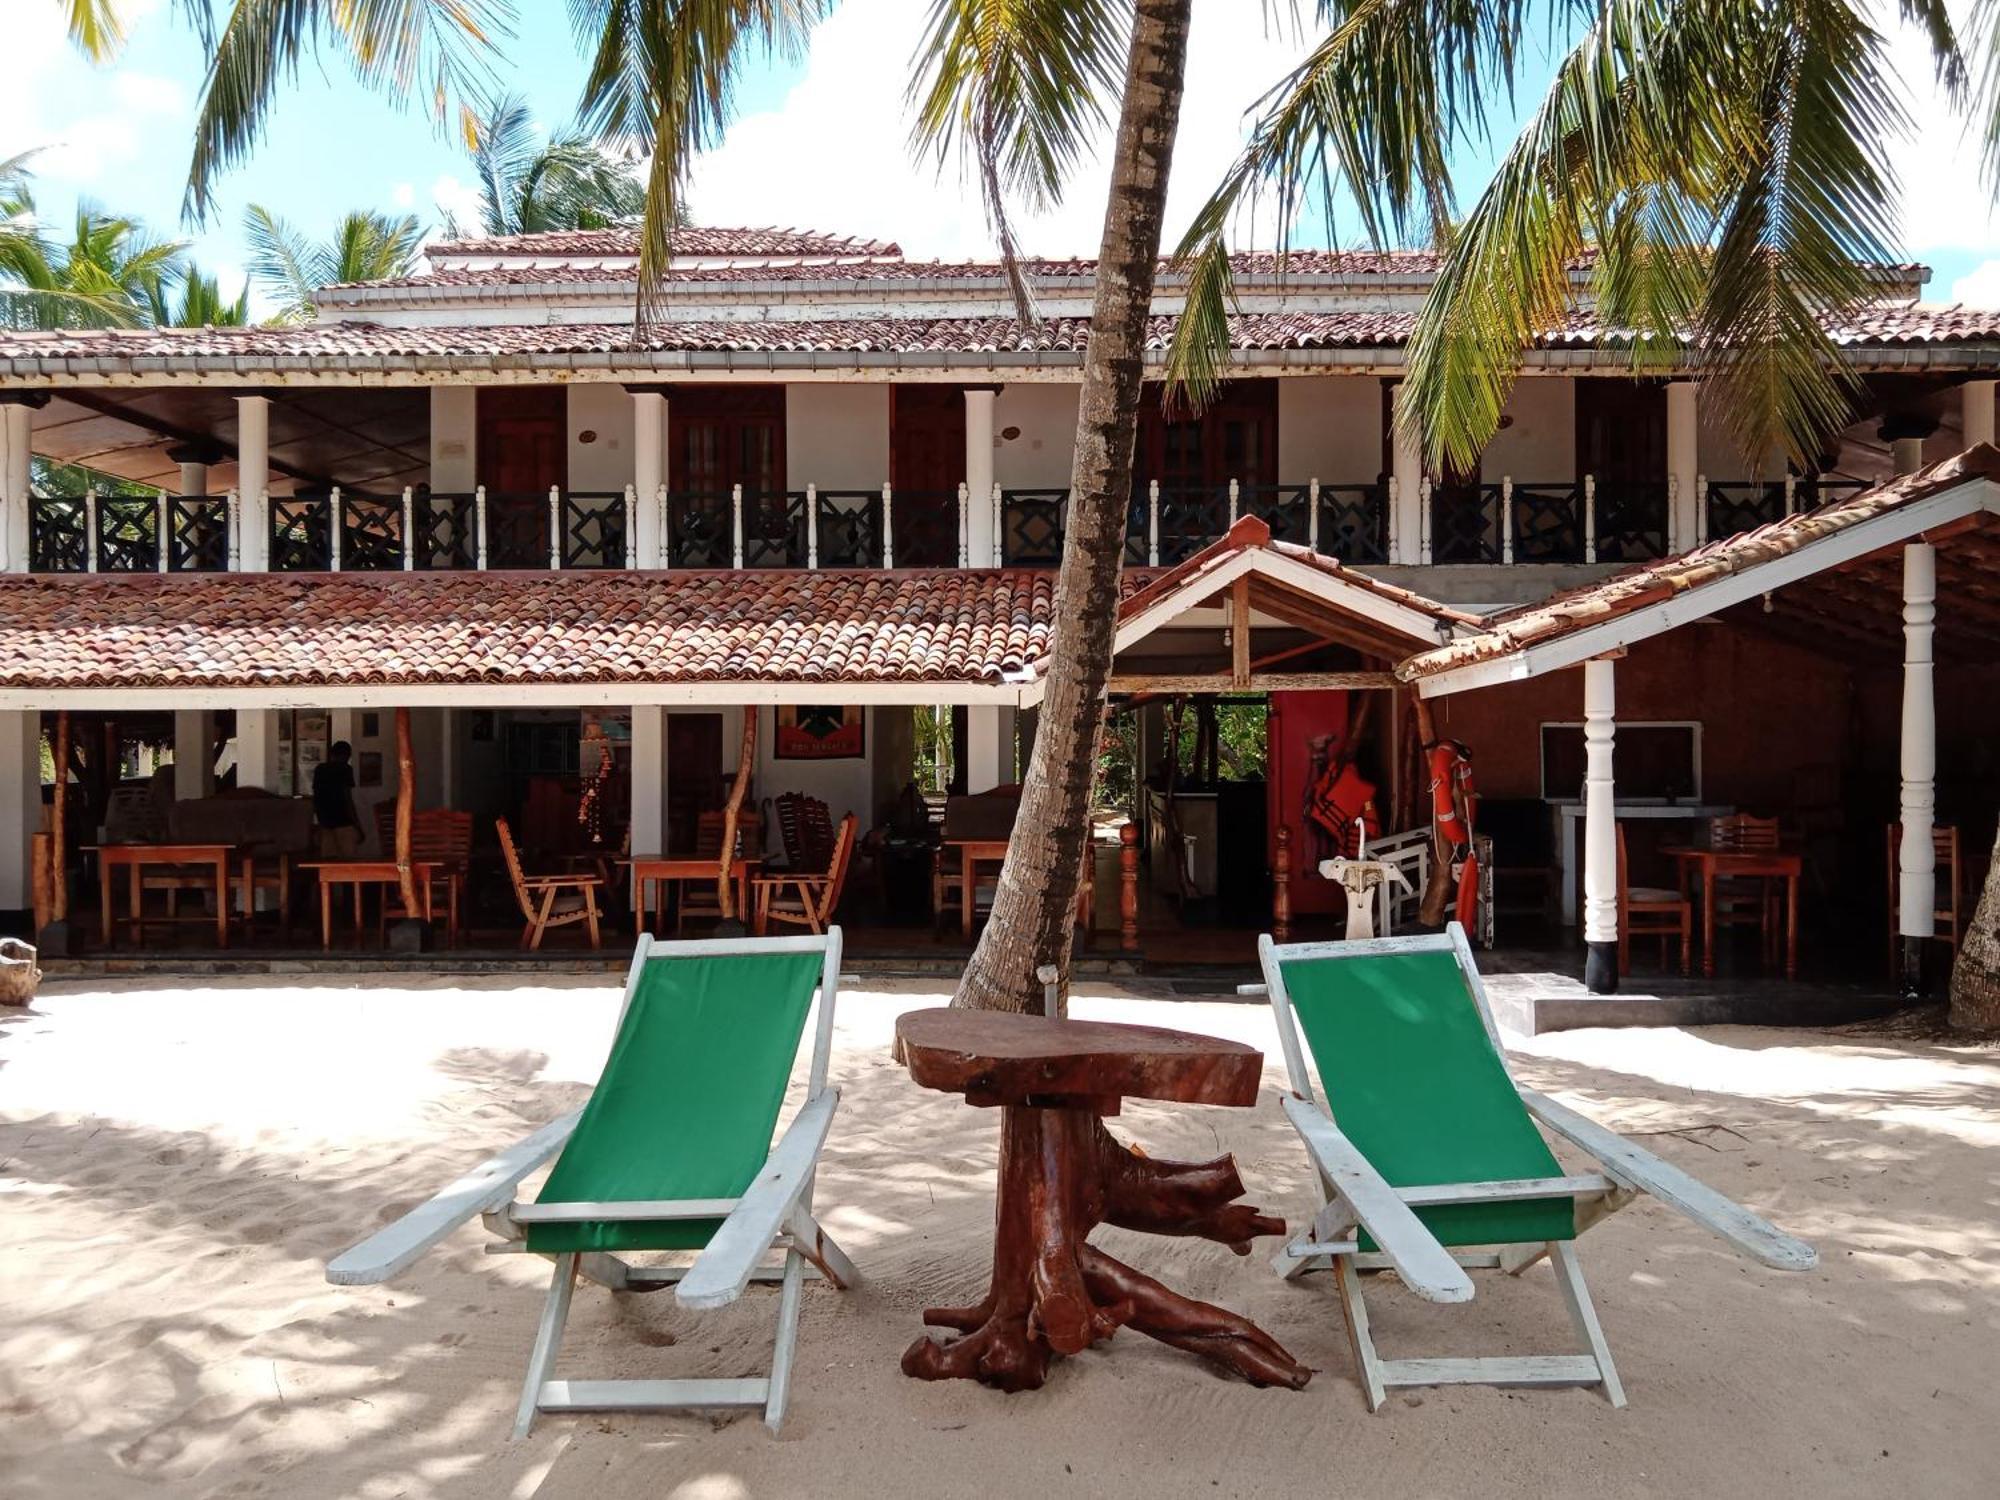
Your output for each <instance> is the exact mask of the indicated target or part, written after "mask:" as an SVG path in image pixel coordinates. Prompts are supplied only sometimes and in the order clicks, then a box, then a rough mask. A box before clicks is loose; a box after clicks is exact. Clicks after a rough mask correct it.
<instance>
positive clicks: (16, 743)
mask: <svg viewBox="0 0 2000 1500" xmlns="http://www.w3.org/2000/svg"><path fill="white" fill-rule="evenodd" d="M41 827H42V716H41V715H40V714H39V713H37V712H35V711H34V710H32V709H25V708H15V709H8V710H6V711H4V712H0V911H25V910H27V908H29V907H30V906H32V905H33V904H34V892H33V891H32V890H31V889H30V886H29V857H28V842H29V838H30V836H31V835H33V834H35V833H38V832H40V831H41Z"/></svg>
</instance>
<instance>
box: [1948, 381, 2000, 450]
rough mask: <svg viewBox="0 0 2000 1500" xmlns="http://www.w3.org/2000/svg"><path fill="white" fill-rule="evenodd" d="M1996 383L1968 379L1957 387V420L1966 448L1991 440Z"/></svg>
mask: <svg viewBox="0 0 2000 1500" xmlns="http://www.w3.org/2000/svg"><path fill="white" fill-rule="evenodd" d="M1996 383H2000V382H1995V381H1991V380H1968V381H1966V383H1965V384H1964V385H1962V386H1960V387H1959V388H1958V399H1959V403H1960V405H1959V413H1960V417H1959V422H1960V426H1961V427H1962V428H1963V429H1964V432H1965V446H1966V447H1968V448H1976V447H1977V446H1978V445H1979V444H1981V443H1990V442H1992V441H1993V391H1994V386H1995V385H1996Z"/></svg>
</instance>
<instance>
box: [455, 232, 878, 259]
mask: <svg viewBox="0 0 2000 1500" xmlns="http://www.w3.org/2000/svg"><path fill="white" fill-rule="evenodd" d="M674 248H675V249H676V250H677V251H678V252H679V253H680V254H682V255H691V256H694V255H698V256H716V257H727V256H749V255H874V256H899V255H901V254H902V253H903V251H902V247H901V246H899V245H896V244H894V243H893V242H891V241H887V240H863V239H854V238H850V237H849V236H846V235H838V234H819V233H816V232H815V231H813V230H809V229H780V228H775V227H766V228H761V229H756V228H752V229H723V228H715V227H713V226H710V225H701V226H691V227H689V228H686V229H682V230H678V231H676V233H675V235H674ZM424 253H425V254H426V255H430V256H444V257H450V256H482V255H637V254H638V253H639V231H638V229H637V228H636V227H634V226H631V225H616V226H614V227H612V228H610V229H554V230H547V231H544V232H542V233H539V234H497V235H488V236H486V237H485V238H482V239H476V240H436V241H433V242H432V243H431V244H429V245H426V246H425V247H424Z"/></svg>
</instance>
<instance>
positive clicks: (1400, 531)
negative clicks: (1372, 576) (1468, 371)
mask: <svg viewBox="0 0 2000 1500" xmlns="http://www.w3.org/2000/svg"><path fill="white" fill-rule="evenodd" d="M1403 390H1404V386H1403V383H1402V382H1401V381H1400V380H1399V381H1397V382H1396V383H1395V384H1393V385H1391V386H1390V387H1389V394H1390V403H1389V410H1390V421H1391V424H1392V425H1391V429H1390V442H1391V445H1392V446H1391V449H1390V452H1391V459H1390V463H1391V468H1390V470H1389V475H1390V477H1391V478H1392V479H1394V480H1395V482H1396V483H1395V494H1396V499H1395V506H1396V514H1395V515H1394V517H1392V518H1391V520H1390V523H1389V529H1390V530H1391V531H1392V532H1393V533H1394V534H1395V538H1396V554H1395V555H1394V556H1392V557H1391V558H1390V559H1389V561H1390V562H1396V563H1416V562H1422V561H1423V535H1424V450H1423V442H1422V440H1421V438H1420V437H1419V435H1418V434H1417V433H1416V432H1414V431H1407V430H1406V429H1405V426H1404V423H1403V420H1402V416H1403Z"/></svg>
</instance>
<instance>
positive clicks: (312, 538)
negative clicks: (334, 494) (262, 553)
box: [271, 495, 333, 573]
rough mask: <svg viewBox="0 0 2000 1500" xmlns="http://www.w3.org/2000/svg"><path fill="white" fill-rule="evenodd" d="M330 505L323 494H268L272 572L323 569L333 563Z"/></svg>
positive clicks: (320, 571) (301, 571)
mask: <svg viewBox="0 0 2000 1500" xmlns="http://www.w3.org/2000/svg"><path fill="white" fill-rule="evenodd" d="M331 509H332V503H331V502H330V501H329V500H328V499H327V497H326V496H324V495H317V496H311V497H305V496H298V495H273V496H272V497H271V571H272V572H273V573H324V572H326V571H327V569H329V568H331V567H332V566H333V542H332V527H331V526H330V525H329V524H328V520H329V516H328V513H329V511H330V510H331Z"/></svg>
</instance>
